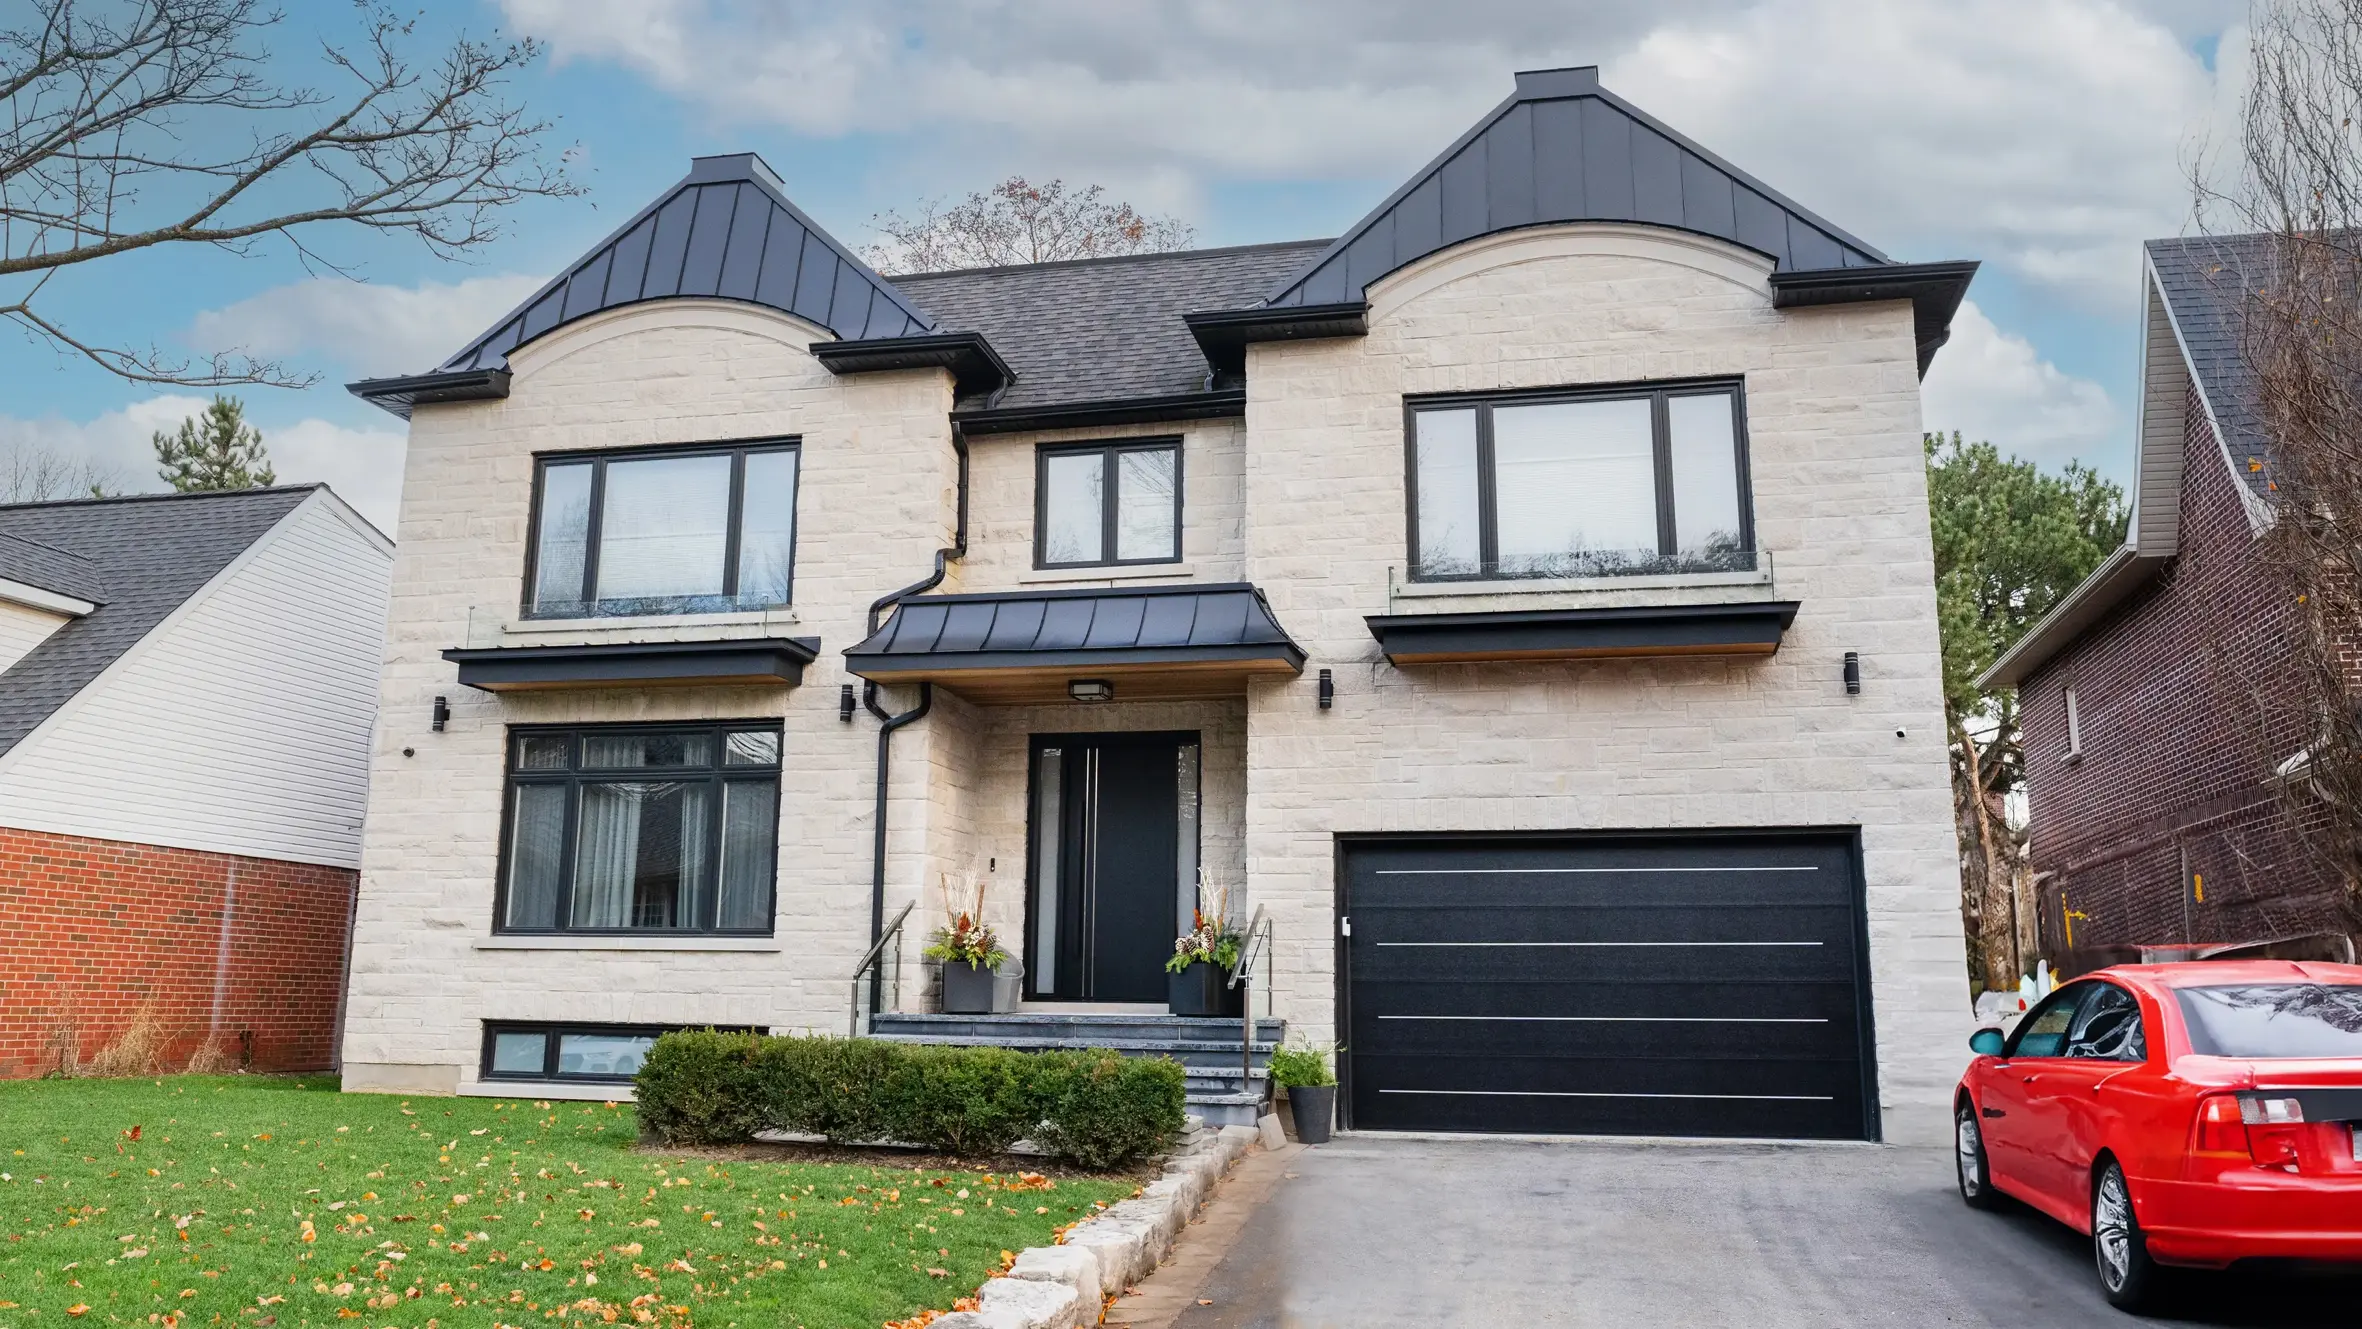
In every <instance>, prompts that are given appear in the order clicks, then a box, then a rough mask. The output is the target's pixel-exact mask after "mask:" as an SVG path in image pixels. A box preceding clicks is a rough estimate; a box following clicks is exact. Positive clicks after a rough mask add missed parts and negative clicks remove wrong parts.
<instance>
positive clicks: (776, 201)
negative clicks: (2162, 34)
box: [440, 152, 928, 372]
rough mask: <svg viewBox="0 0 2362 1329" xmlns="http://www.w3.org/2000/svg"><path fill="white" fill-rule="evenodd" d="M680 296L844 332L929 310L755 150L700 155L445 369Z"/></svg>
mask: <svg viewBox="0 0 2362 1329" xmlns="http://www.w3.org/2000/svg"><path fill="white" fill-rule="evenodd" d="M675 295H690V296H694V295H710V296H716V297H719V298H721V299H725V300H747V301H752V302H753V303H756V304H762V305H769V306H771V307H772V308H774V309H778V310H782V311H784V312H786V313H790V314H794V315H795V316H796V317H798V318H801V319H803V320H805V321H806V322H809V323H815V324H818V325H819V326H821V327H824V328H827V329H828V330H829V331H831V332H833V333H835V334H836V335H838V336H839V337H843V338H846V339H848V340H851V339H857V338H863V337H905V336H910V335H912V334H915V333H921V332H925V331H928V327H927V321H926V319H925V318H924V317H923V316H922V315H920V314H919V313H918V311H916V310H914V309H912V308H911V307H910V305H909V304H908V303H907V302H905V301H904V299H903V298H902V295H901V293H900V292H898V291H896V290H895V289H894V288H893V287H892V286H890V285H888V284H887V283H886V282H885V281H884V280H883V279H882V278H880V277H879V276H878V275H877V274H876V273H875V272H872V271H870V269H869V266H868V265H867V264H865V263H863V262H862V261H861V260H859V259H857V258H855V257H853V255H852V253H851V251H849V250H847V249H846V248H845V247H844V246H843V245H841V244H838V243H837V241H836V239H835V237H833V236H831V235H830V234H829V233H828V232H826V231H824V230H821V229H820V227H819V225H818V224H817V223H815V222H814V221H813V220H812V219H811V218H810V217H807V216H805V215H804V213H803V210H802V209H800V208H798V207H796V205H795V204H793V203H790V202H788V201H787V196H786V195H785V194H782V193H781V192H780V186H779V177H778V176H776V175H773V174H772V173H771V168H770V167H768V166H765V165H764V164H763V161H762V159H761V158H759V157H757V156H755V155H754V154H753V153H751V152H742V153H737V154H735V155H732V156H727V157H698V158H695V159H694V160H692V161H691V162H690V163H689V174H688V175H687V176H685V177H683V178H682V180H681V182H680V183H679V184H676V185H674V186H673V187H672V188H671V189H669V190H667V191H666V192H665V195H664V197H662V198H660V199H657V200H656V201H655V202H654V203H651V204H649V205H648V206H647V207H645V208H643V209H641V210H640V212H639V214H638V215H637V216H634V217H633V218H632V219H631V220H630V221H627V222H625V223H624V224H623V225H622V226H621V227H619V228H617V230H616V231H615V233H614V234H613V235H610V236H608V237H607V239H606V240H604V241H602V242H601V243H600V244H599V246H598V247H597V248H595V249H593V250H591V252H590V253H588V254H585V255H584V256H583V257H582V258H580V259H579V260H577V261H576V262H575V264H574V265H573V266H572V267H570V268H568V269H566V271H564V272H562V273H560V274H558V276H557V277H556V278H555V279H553V280H552V281H551V282H550V283H549V284H548V285H547V286H544V287H542V288H541V289H540V290H539V291H536V292H534V294H533V296H532V298H530V299H528V300H526V301H525V303H524V304H521V305H519V306H517V308H516V309H515V310H514V311H512V312H511V313H510V314H509V315H508V316H507V317H506V318H503V319H501V320H500V322H499V323H497V324H495V325H493V328H492V330H491V331H490V332H487V333H485V334H484V335H483V336H481V337H478V338H476V339H475V340H474V341H472V342H469V343H468V344H467V346H466V347H464V348H463V349H461V351H460V352H459V353H458V354H457V355H454V356H452V357H451V358H450V359H448V360H445V361H444V362H443V363H442V365H441V367H440V371H441V372H447V371H452V370H462V369H499V368H502V367H504V366H506V365H507V364H508V353H509V352H510V351H513V350H515V349H516V348H517V347H519V346H521V345H523V344H525V343H526V342H529V341H532V340H533V339H534V338H536V337H539V336H541V335H542V334H543V333H545V332H548V331H549V330H551V329H552V328H555V327H557V326H558V325H560V324H562V323H571V322H573V321H574V320H575V319H578V318H582V317H584V316H586V315H589V314H595V313H597V312H599V311H600V310H602V309H613V308H615V307H616V306H618V305H628V304H635V303H637V302H639V301H642V300H658V299H662V298H664V297H666V296H675Z"/></svg>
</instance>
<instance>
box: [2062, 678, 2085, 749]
mask: <svg viewBox="0 0 2362 1329" xmlns="http://www.w3.org/2000/svg"><path fill="white" fill-rule="evenodd" d="M2066 759H2067V760H2068V761H2081V760H2083V715H2082V712H2081V711H2080V710H2079V709H2078V708H2077V706H2076V701H2075V689H2073V688H2068V689H2067V753H2066Z"/></svg>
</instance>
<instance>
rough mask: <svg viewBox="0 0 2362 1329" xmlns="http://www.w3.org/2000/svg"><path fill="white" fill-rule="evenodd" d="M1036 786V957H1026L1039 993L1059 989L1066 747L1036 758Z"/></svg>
mask: <svg viewBox="0 0 2362 1329" xmlns="http://www.w3.org/2000/svg"><path fill="white" fill-rule="evenodd" d="M1034 762H1035V764H1034V783H1033V824H1034V833H1033V844H1034V858H1033V902H1034V903H1033V918H1034V937H1033V954H1031V955H1028V956H1027V957H1025V960H1026V965H1027V967H1028V968H1030V969H1031V970H1032V971H1033V985H1034V988H1035V990H1037V991H1040V992H1049V991H1052V990H1054V989H1055V988H1056V987H1057V986H1058V908H1059V903H1060V901H1059V899H1058V869H1059V862H1058V846H1059V845H1060V844H1062V843H1064V842H1065V836H1063V835H1062V834H1060V832H1059V828H1060V827H1062V826H1064V825H1065V824H1066V823H1065V822H1064V821H1062V820H1061V819H1060V818H1061V816H1062V815H1063V812H1064V801H1065V800H1064V794H1065V791H1064V790H1063V789H1062V788H1061V783H1062V781H1063V779H1064V777H1065V771H1066V753H1065V750H1064V749H1062V748H1043V749H1042V750H1041V752H1040V753H1039V754H1038V755H1037V756H1036V757H1035V758H1034Z"/></svg>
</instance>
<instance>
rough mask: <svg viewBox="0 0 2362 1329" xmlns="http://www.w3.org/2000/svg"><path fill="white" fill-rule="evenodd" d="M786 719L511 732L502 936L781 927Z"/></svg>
mask: <svg viewBox="0 0 2362 1329" xmlns="http://www.w3.org/2000/svg"><path fill="white" fill-rule="evenodd" d="M779 744H780V725H779V723H778V722H777V721H771V722H768V723H763V722H752V723H742V724H723V725H596V726H589V727H584V728H570V729H558V728H543V727H540V726H532V727H526V726H519V727H517V728H514V729H512V730H510V731H509V770H508V834H507V837H506V844H505V845H504V852H503V853H502V855H501V857H502V863H501V873H500V883H501V889H500V903H499V906H498V915H499V930H500V931H503V932H656V933H683V932H692V933H700V932H702V933H742V934H744V933H753V934H766V933H769V932H770V931H771V918H772V911H771V895H772V889H771V888H772V881H773V877H774V875H775V868H776V864H777V859H778V851H779Z"/></svg>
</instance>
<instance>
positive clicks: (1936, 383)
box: [1920, 300, 2126, 472]
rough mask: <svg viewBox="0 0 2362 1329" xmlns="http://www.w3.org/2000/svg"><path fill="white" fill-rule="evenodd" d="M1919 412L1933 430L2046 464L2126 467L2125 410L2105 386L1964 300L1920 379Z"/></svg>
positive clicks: (2114, 470) (2103, 467) (2110, 468)
mask: <svg viewBox="0 0 2362 1329" xmlns="http://www.w3.org/2000/svg"><path fill="white" fill-rule="evenodd" d="M1920 417H1921V419H1922V420H1924V421H1925V424H1926V428H1927V429H1928V430H1930V431H1932V432H1940V433H1944V434H1949V433H1951V432H1952V431H1953V430H1959V431H1960V433H1961V434H1962V435H1964V436H1965V437H1967V438H1968V439H1969V440H1970V441H1972V442H1973V441H1976V440H1980V439H1981V440H1986V441H1989V442H1991V443H1992V444H1993V445H1994V446H1996V447H1998V448H2000V449H2001V450H2002V451H2003V452H2005V453H2015V454H2017V455H2018V456H2021V457H2025V458H2027V459H2029V460H2032V461H2037V462H2040V463H2042V464H2043V465H2045V466H2050V467H2057V466H2060V465H2063V464H2065V463H2066V462H2069V461H2077V460H2080V461H2084V462H2088V463H2092V464H2094V465H2098V466H2100V467H2101V469H2102V470H2105V471H2111V472H2116V471H2121V470H2122V464H2123V463H2124V462H2125V460H2126V458H2124V457H2122V456H2119V455H2117V454H2119V453H2121V452H2122V451H2123V450H2124V448H2125V441H2124V440H2125V430H2124V420H2123V415H2122V412H2121V411H2119V410H2118V408H2117V405H2116V403H2115V401H2114V400H2113V399H2111V398H2110V397H2109V396H2108V393H2107V390H2106V389H2105V388H2102V387H2101V386H2100V385H2099V384H2097V383H2094V382H2092V381H2091V380H2090V379H2087V378H2077V377H2075V376H2074V375H2072V374H2068V373H2066V372H2064V371H2062V370H2061V369H2059V367H2058V366H2056V365H2054V364H2052V363H2050V362H2049V361H2047V360H2045V359H2043V358H2042V357H2041V355H2040V354H2038V353H2037V352H2036V351H2035V349H2034V347H2033V345H2032V344H2031V343H2029V342H2028V341H2027V340H2026V339H2025V338H2023V337H2020V336H2018V335H2016V334H2015V333H2010V332H2004V331H2002V330H2001V329H2000V328H1997V327H1995V326H1994V325H1993V320H1992V319H1990V318H1987V317H1986V316H1985V312H1984V311H1983V310H1981V309H1979V308H1977V306H1976V302H1975V301H1973V300H1971V301H1966V302H1963V303H1962V304H1961V306H1960V312H1959V314H1958V315H1957V316H1955V317H1954V318H1953V320H1952V340H1951V341H1950V342H1948V343H1946V344H1945V346H1944V348H1943V349H1942V350H1940V351H1938V352H1936V358H1935V364H1934V365H1933V366H1931V367H1930V368H1929V369H1928V371H1927V379H1926V381H1925V382H1924V383H1922V384H1921V385H1920Z"/></svg>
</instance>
